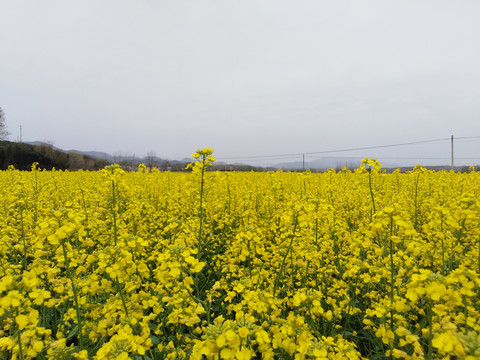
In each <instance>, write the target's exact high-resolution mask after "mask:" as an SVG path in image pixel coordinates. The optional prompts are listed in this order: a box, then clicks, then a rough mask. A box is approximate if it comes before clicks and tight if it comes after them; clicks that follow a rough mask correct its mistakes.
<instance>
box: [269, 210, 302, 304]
mask: <svg viewBox="0 0 480 360" xmlns="http://www.w3.org/2000/svg"><path fill="white" fill-rule="evenodd" d="M297 225H298V214H296V216H295V224H294V227H293V232H292V235H291V239H290V244H289V245H288V248H287V251H286V252H285V255H284V256H283V260H282V265H280V271H279V272H278V274H277V277H276V278H275V285H274V286H273V295H274V296H275V292H276V290H277V286H278V283H279V281H280V277H281V276H282V273H283V269H284V268H285V261H286V260H287V256H288V253H289V252H290V251H291V250H292V246H293V239H295V232H296V231H297Z"/></svg>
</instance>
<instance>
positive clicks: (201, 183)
mask: <svg viewBox="0 0 480 360" xmlns="http://www.w3.org/2000/svg"><path fill="white" fill-rule="evenodd" d="M205 161H206V157H205V156H203V158H202V178H201V181H200V227H199V230H198V258H199V259H200V254H201V252H202V250H203V242H202V230H203V187H204V184H205Z"/></svg>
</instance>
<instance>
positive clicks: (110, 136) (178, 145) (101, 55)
mask: <svg viewBox="0 0 480 360" xmlns="http://www.w3.org/2000/svg"><path fill="white" fill-rule="evenodd" d="M479 16H480V1H478V0H471V1H462V0H459V1H453V0H448V1H444V0H431V1H417V0H411V1H408V0H405V1H398V0H395V1H393V0H392V1H388V0H377V1H366V0H354V1H353V0H352V1H343V0H338V1H337V0H336V1H321V0H311V1H305V0H290V1H283V0H277V1H273V0H191V1H184V0H168V1H166V0H165V1H162V0H137V1H121V0H114V1H113V0H102V1H98V0H77V1H68V0H43V1H38V0H31V1H24V0H1V1H0V44H1V47H0V107H2V108H3V109H4V111H5V113H6V116H7V118H6V119H7V125H8V128H9V130H10V132H11V134H12V135H11V137H10V139H11V140H16V139H17V138H18V137H19V128H20V125H22V127H23V140H24V141H34V140H39V141H42V140H48V141H51V142H53V143H54V145H55V146H57V147H60V148H63V149H78V150H97V151H105V152H108V153H110V154H112V153H119V152H123V153H135V154H136V155H137V156H141V155H146V154H147V152H149V151H155V152H156V154H157V155H158V156H160V157H166V158H170V159H175V158H183V157H186V156H189V155H190V154H191V153H192V152H193V151H194V150H196V149H197V148H198V147H205V146H208V147H213V148H215V154H216V155H217V157H218V158H230V157H241V156H257V155H270V154H289V153H304V152H317V151H324V150H332V149H344V148H355V147H366V146H375V145H385V144H394V143H404V142H414V141H422V140H430V139H444V138H449V137H450V135H454V136H455V137H470V136H472V137H474V136H479V137H480V40H479V39H480V21H479ZM467 140H468V141H467ZM329 155H330V156H350V155H351V156H375V157H379V158H381V157H382V156H384V157H395V156H397V157H419V158H420V157H436V156H438V157H445V158H448V157H449V156H450V145H449V142H448V140H446V141H444V142H441V143H439V144H437V145H435V144H424V145H415V146H413V145H412V146H404V147H396V148H389V149H378V150H368V151H367V150H365V151H356V152H348V153H336V154H335V153H332V154H329ZM456 155H457V156H458V157H477V158H479V160H478V161H474V160H470V161H466V162H467V163H468V162H475V163H480V138H477V139H464V140H463V141H460V140H459V141H458V143H456ZM319 156H320V155H319ZM412 161H413V162H414V163H415V162H422V161H414V160H412ZM423 163H427V161H423Z"/></svg>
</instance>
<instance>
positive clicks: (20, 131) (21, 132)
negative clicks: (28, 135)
mask: <svg viewBox="0 0 480 360" xmlns="http://www.w3.org/2000/svg"><path fill="white" fill-rule="evenodd" d="M20 143H22V125H20Z"/></svg>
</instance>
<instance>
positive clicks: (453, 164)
mask: <svg viewBox="0 0 480 360" xmlns="http://www.w3.org/2000/svg"><path fill="white" fill-rule="evenodd" d="M451 143H452V170H455V163H454V161H453V159H454V157H453V135H452V137H451Z"/></svg>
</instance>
